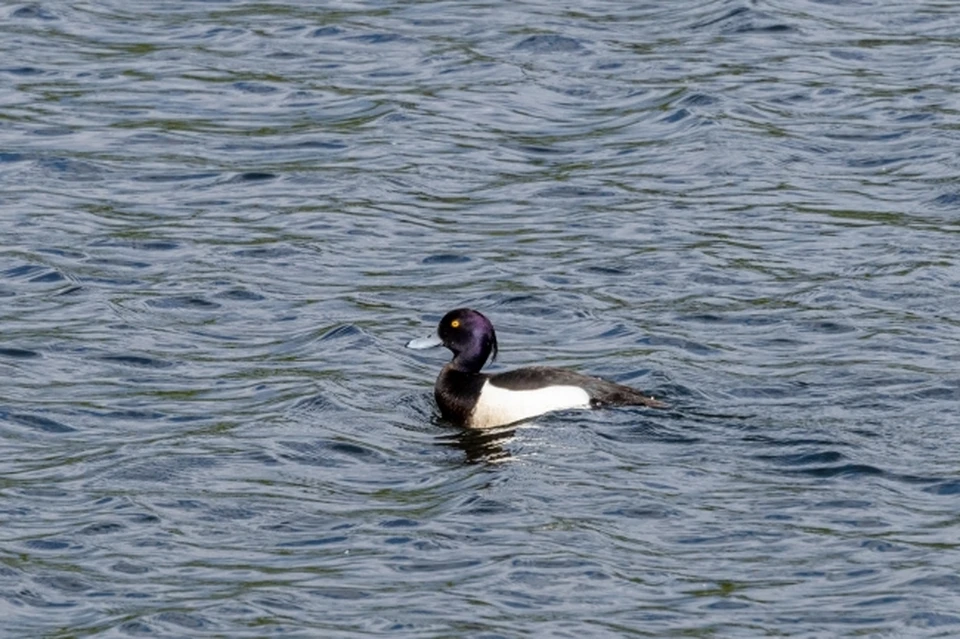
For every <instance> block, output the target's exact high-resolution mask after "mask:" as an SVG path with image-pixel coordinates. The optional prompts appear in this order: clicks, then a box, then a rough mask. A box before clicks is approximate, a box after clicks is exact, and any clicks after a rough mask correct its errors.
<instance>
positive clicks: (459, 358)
mask: <svg viewBox="0 0 960 639" xmlns="http://www.w3.org/2000/svg"><path fill="white" fill-rule="evenodd" d="M441 344H442V345H443V346H446V347H447V348H449V349H450V350H451V351H452V352H453V361H452V362H451V363H450V365H451V366H452V367H453V368H455V369H457V370H462V371H466V372H470V373H476V372H478V371H479V370H480V369H481V368H483V365H484V364H485V363H486V361H487V358H489V357H490V355H491V353H492V355H493V359H496V357H497V334H496V332H495V331H494V330H493V324H491V323H490V320H488V319H487V318H486V317H484V316H483V314H482V313H479V312H477V311H475V310H473V309H470V308H458V309H455V310H452V311H450V312H449V313H447V314H446V315H444V316H443V319H441V320H440V324H439V325H437V335H436V337H434V338H427V339H423V340H413V341H412V342H410V343H409V344H408V345H407V346H409V347H411V348H428V347H430V346H440V345H441Z"/></svg>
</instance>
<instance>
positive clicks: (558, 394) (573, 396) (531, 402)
mask: <svg viewBox="0 0 960 639" xmlns="http://www.w3.org/2000/svg"><path fill="white" fill-rule="evenodd" d="M570 408H590V395H588V394H587V391H585V390H583V389H582V388H580V387H579V386H548V387H547V388H540V389H537V390H524V391H514V390H507V389H506V388H500V387H499V386H494V385H493V384H491V383H490V381H489V380H487V381H486V382H485V383H484V385H483V388H482V389H480V399H479V401H477V405H476V407H475V408H474V409H473V414H472V415H471V417H470V426H472V427H473V428H493V427H495V426H502V425H504V424H512V423H513V422H519V421H521V420H524V419H530V418H531V417H536V416H537V415H543V414H544V413H549V412H550V411H554V410H566V409H570Z"/></svg>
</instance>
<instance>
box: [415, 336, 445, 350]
mask: <svg viewBox="0 0 960 639" xmlns="http://www.w3.org/2000/svg"><path fill="white" fill-rule="evenodd" d="M437 346H443V340H441V339H440V336H438V335H431V336H430V337H421V338H419V339H412V340H410V341H409V342H407V348H414V349H417V350H422V349H425V348H436V347H437Z"/></svg>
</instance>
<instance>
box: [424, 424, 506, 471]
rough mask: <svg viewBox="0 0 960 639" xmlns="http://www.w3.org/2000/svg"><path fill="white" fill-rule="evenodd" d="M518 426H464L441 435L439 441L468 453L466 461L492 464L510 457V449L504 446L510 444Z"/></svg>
mask: <svg viewBox="0 0 960 639" xmlns="http://www.w3.org/2000/svg"><path fill="white" fill-rule="evenodd" d="M516 432H517V429H516V427H511V428H487V429H475V428H464V429H459V430H457V431H456V432H453V433H448V434H446V435H441V436H440V437H438V438H437V442H438V443H439V444H440V445H441V446H450V447H454V448H459V449H461V450H462V451H463V452H464V453H466V458H465V459H464V463H467V464H491V463H499V462H503V461H507V460H508V459H510V456H511V455H510V451H509V450H507V449H506V448H505V447H504V446H505V445H506V444H508V443H509V442H510V441H511V440H512V439H513V436H514V434H515V433H516Z"/></svg>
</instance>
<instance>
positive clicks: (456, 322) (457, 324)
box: [450, 320, 460, 328]
mask: <svg viewBox="0 0 960 639" xmlns="http://www.w3.org/2000/svg"><path fill="white" fill-rule="evenodd" d="M450 326H452V327H453V328H460V320H453V321H452V322H450Z"/></svg>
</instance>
